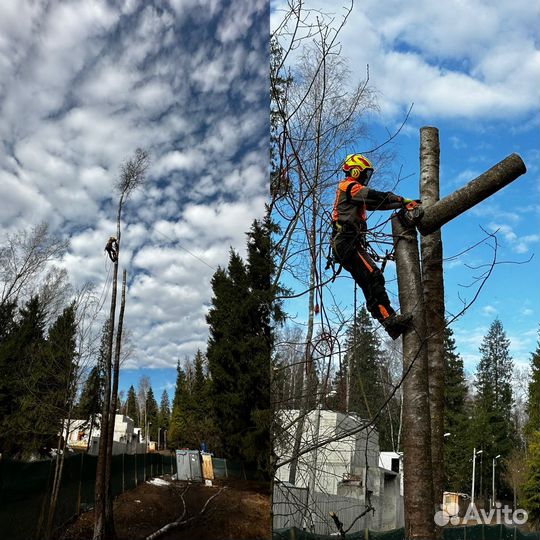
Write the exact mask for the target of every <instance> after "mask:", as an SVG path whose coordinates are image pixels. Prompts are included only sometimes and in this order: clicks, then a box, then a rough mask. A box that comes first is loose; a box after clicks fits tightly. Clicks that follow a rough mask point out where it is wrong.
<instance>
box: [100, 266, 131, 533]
mask: <svg viewBox="0 0 540 540" xmlns="http://www.w3.org/2000/svg"><path fill="white" fill-rule="evenodd" d="M126 275H127V273H126V270H124V271H123V272H122V295H121V299H120V313H119V314H118V326H117V329H116V341H115V352H114V363H113V374H112V392H111V405H110V410H109V427H108V431H107V464H106V469H105V478H106V489H107V497H106V506H105V520H106V521H107V522H110V523H111V530H112V531H113V534H114V536H116V531H115V528H114V516H113V496H112V482H111V477H112V456H113V441H114V424H115V420H116V407H117V403H118V380H119V375H120V352H121V348H122V328H123V325H124V310H125V306H126Z"/></svg>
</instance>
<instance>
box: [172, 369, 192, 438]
mask: <svg viewBox="0 0 540 540" xmlns="http://www.w3.org/2000/svg"><path fill="white" fill-rule="evenodd" d="M188 404H189V388H188V384H187V379H186V373H185V371H184V370H183V369H182V367H181V366H180V361H178V363H177V365H176V386H175V389H174V398H173V406H172V411H171V421H170V427H169V434H168V444H169V446H170V447H172V448H182V447H185V446H186V439H185V434H186V428H187V421H186V418H187V414H188Z"/></svg>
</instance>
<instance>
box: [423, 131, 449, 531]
mask: <svg viewBox="0 0 540 540" xmlns="http://www.w3.org/2000/svg"><path fill="white" fill-rule="evenodd" d="M439 156H440V150H439V131H438V130H437V128H434V127H424V128H422V129H421V130H420V197H421V199H422V207H423V208H424V210H425V209H427V208H430V207H431V206H432V205H433V204H435V203H436V202H437V201H438V200H439ZM420 245H421V251H422V288H423V292H424V306H425V312H426V327H427V328H426V329H427V337H428V342H427V354H428V364H429V372H428V373H429V412H430V415H431V460H432V463H433V497H434V501H435V504H440V503H442V497H443V490H444V327H445V318H444V280H443V246H442V238H441V230H440V229H438V230H436V231H435V232H433V233H431V234H429V235H427V236H424V237H422V238H421V241H420ZM437 536H438V537H442V529H441V528H437Z"/></svg>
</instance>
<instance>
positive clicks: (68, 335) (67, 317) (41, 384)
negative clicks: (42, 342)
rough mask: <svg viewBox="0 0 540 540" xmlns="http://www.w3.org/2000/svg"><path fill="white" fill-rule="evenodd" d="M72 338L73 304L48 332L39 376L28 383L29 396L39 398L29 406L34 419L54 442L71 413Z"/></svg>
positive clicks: (74, 371)
mask: <svg viewBox="0 0 540 540" xmlns="http://www.w3.org/2000/svg"><path fill="white" fill-rule="evenodd" d="M76 334H77V324H76V322H75V304H71V305H70V306H68V307H67V308H65V309H64V311H63V312H62V314H61V315H60V316H59V317H58V318H57V319H56V321H55V322H54V323H53V325H52V326H51V328H50V329H49V333H48V336H47V343H46V346H45V351H44V353H45V354H44V357H43V362H44V364H43V365H42V366H41V368H42V369H41V371H42V373H41V374H39V373H36V372H35V371H34V376H33V377H32V378H31V379H30V380H31V382H32V384H33V389H32V393H33V394H34V395H35V396H37V395H39V396H40V397H39V399H38V400H37V401H36V402H35V403H31V404H30V405H31V408H32V409H33V410H35V411H36V413H37V414H36V419H37V418H40V417H41V418H40V420H41V422H42V423H43V428H42V433H43V435H44V437H45V438H46V439H50V440H51V441H54V440H55V439H56V437H57V433H58V431H60V429H61V428H62V422H63V420H64V419H67V418H68V417H71V415H72V412H73V405H74V400H75V394H76V378H77V370H78V366H77V352H76ZM45 404H46V405H45ZM36 427H37V426H36Z"/></svg>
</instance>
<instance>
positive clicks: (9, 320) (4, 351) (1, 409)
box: [0, 302, 17, 452]
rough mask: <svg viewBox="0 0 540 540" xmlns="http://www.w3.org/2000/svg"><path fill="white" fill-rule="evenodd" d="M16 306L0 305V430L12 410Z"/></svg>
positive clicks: (0, 450)
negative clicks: (12, 362)
mask: <svg viewBox="0 0 540 540" xmlns="http://www.w3.org/2000/svg"><path fill="white" fill-rule="evenodd" d="M16 310H17V304H16V303H15V302H5V303H3V304H0V428H2V427H3V425H4V422H3V420H2V419H6V418H7V417H8V415H9V414H11V412H12V410H13V403H12V401H13V387H12V384H11V378H12V375H13V368H14V366H13V365H12V364H11V362H10V355H11V354H12V353H11V352H10V350H11V348H12V346H13V339H14V336H13V334H14V332H15V331H16V328H17V325H16V323H15V312H16ZM2 448H3V438H2V433H0V452H2Z"/></svg>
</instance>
